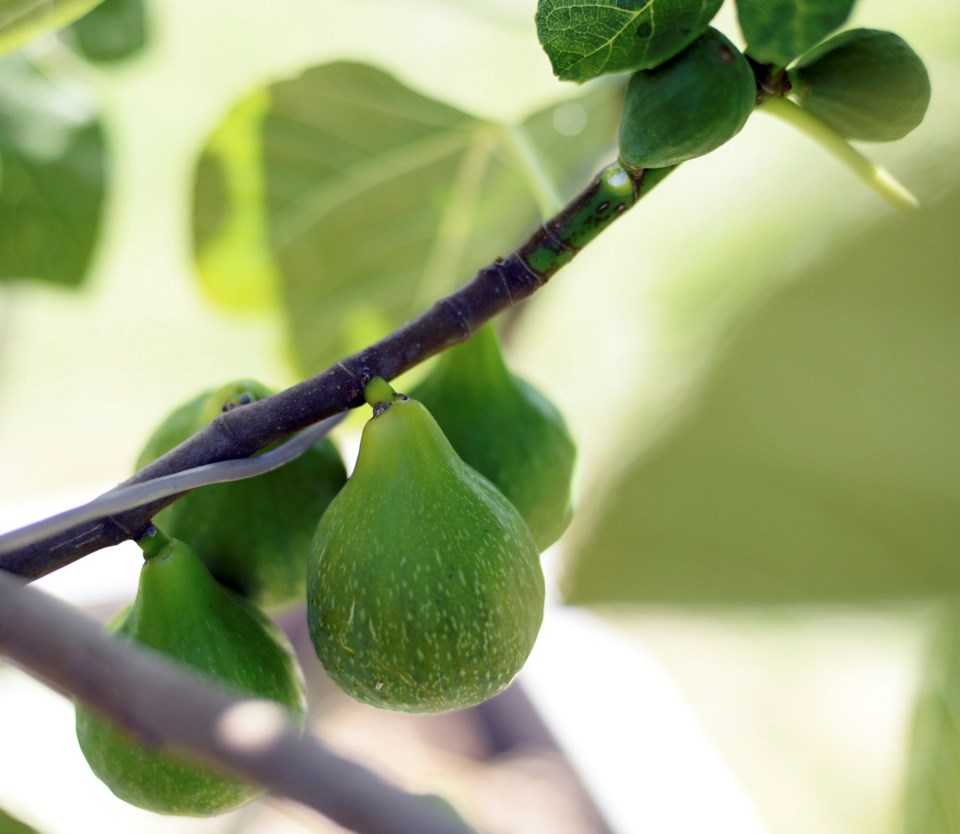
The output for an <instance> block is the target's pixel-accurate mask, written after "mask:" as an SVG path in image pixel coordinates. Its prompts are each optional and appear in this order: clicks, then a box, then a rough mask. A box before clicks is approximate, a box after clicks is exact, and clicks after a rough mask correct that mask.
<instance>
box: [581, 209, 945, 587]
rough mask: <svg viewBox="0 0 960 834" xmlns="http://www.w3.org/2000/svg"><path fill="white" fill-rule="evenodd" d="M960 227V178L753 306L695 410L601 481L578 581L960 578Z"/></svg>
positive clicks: (895, 582) (932, 582) (782, 582)
mask: <svg viewBox="0 0 960 834" xmlns="http://www.w3.org/2000/svg"><path fill="white" fill-rule="evenodd" d="M957 228H960V193H955V194H954V195H953V197H952V198H951V199H950V200H948V201H946V202H944V203H943V204H942V205H940V206H938V207H937V209H936V210H929V211H926V212H924V213H922V214H921V215H918V216H916V217H914V218H912V219H911V220H909V221H907V220H895V221H891V222H890V223H888V224H887V225H885V226H882V227H880V228H877V229H875V230H874V231H873V232H872V233H870V234H868V235H865V236H864V237H863V238H862V239H861V240H859V241H858V242H855V243H854V244H851V245H850V246H849V248H845V249H843V250H841V251H835V252H830V253H828V255H827V256H826V257H825V258H824V259H823V260H822V261H821V262H820V263H819V265H818V266H817V267H816V268H813V269H811V270H810V271H809V273H808V274H806V275H805V277H804V278H803V279H802V280H800V281H798V282H797V283H795V284H791V285H790V286H788V287H786V288H785V289H782V290H780V291H779V292H778V293H777V294H775V295H773V296H772V297H771V298H770V299H768V300H767V302H766V303H765V304H764V305H763V306H762V307H761V308H760V309H758V310H757V311H756V312H755V314H754V315H753V316H752V317H751V318H750V319H749V320H748V321H746V322H744V323H742V324H741V325H740V326H739V328H738V330H737V332H736V334H735V335H734V337H733V338H732V341H731V342H730V344H729V347H728V349H727V350H726V352H725V355H724V356H723V357H722V358H721V359H720V361H719V362H718V364H717V365H716V366H715V368H714V370H713V371H712V373H711V374H710V376H709V377H708V380H707V382H706V384H705V386H704V389H703V391H702V393H701V395H700V396H699V398H698V400H697V403H696V405H695V407H693V408H692V410H691V412H690V414H689V415H688V416H687V418H686V419H685V420H684V422H683V423H682V425H680V426H678V427H677V428H676V429H675V431H674V433H673V434H672V435H671V436H670V437H668V438H667V439H665V440H664V442H663V443H662V444H661V445H660V446H659V447H657V448H656V449H655V450H653V451H652V452H650V453H649V454H648V455H646V456H643V457H642V458H641V459H640V460H637V461H636V462H635V463H634V464H633V465H631V466H629V467H628V468H627V470H626V472H625V474H624V476H623V477H622V479H621V480H619V481H618V482H616V483H613V484H611V486H610V489H609V493H608V494H607V495H606V496H605V497H604V498H603V499H598V500H599V501H600V506H596V505H595V506H594V508H593V509H594V510H595V511H596V512H597V515H596V517H595V523H593V524H592V526H591V529H590V532H589V533H587V534H586V535H585V536H584V537H583V540H581V541H580V542H578V543H577V545H576V555H575V560H574V563H573V565H572V568H571V572H570V575H569V577H568V585H567V590H568V596H569V598H570V599H571V600H573V601H577V602H598V601H646V602H669V603H687V602H689V603H767V602H837V601H869V600H875V599H882V598H898V597H915V596H922V595H933V594H940V593H949V592H954V593H955V592H956V591H958V590H960V560H958V559H957V556H956V554H957V541H958V540H960V513H958V512H957V508H958V507H960V478H958V477H957V473H958V472H960V433H958V431H957V426H958V425H960V385H958V380H960V283H958V281H957V263H960V240H958V237H957V235H956V229H957ZM731 268H733V269H735V268H736V267H735V266H733V267H731ZM626 454H629V451H628V450H627V451H626ZM583 509H584V510H588V508H587V507H584V508H583Z"/></svg>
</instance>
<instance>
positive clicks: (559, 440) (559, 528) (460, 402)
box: [410, 325, 577, 550]
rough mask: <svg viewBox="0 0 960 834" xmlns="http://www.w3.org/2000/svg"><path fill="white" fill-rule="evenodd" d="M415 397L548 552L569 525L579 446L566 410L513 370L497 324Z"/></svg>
mask: <svg viewBox="0 0 960 834" xmlns="http://www.w3.org/2000/svg"><path fill="white" fill-rule="evenodd" d="M410 396H412V397H413V398H414V399H416V400H419V401H420V402H422V403H423V404H424V405H425V406H426V407H427V410H428V411H429V412H430V413H431V414H432V415H433V417H434V419H435V420H436V421H437V422H438V423H439V424H440V428H441V429H443V433H444V434H445V435H446V436H447V439H448V440H449V441H450V445H452V446H453V448H454V449H456V451H457V454H458V455H460V457H461V458H462V459H463V460H464V461H465V462H466V463H468V464H470V466H472V467H473V468H474V469H476V470H477V471H478V472H479V473H480V474H481V475H485V476H486V477H487V478H489V479H490V480H491V481H493V483H494V484H496V486H497V487H498V488H499V489H500V491H501V492H502V493H503V494H504V495H506V496H507V498H509V499H510V501H511V502H512V503H513V505H514V506H515V507H516V508H517V509H518V510H520V515H522V516H523V518H524V521H526V522H527V526H528V527H529V528H530V532H532V533H533V537H534V538H535V539H536V541H537V546H538V547H539V548H540V549H541V550H545V549H546V548H547V547H549V546H550V545H551V544H553V543H554V542H555V541H556V540H557V539H558V538H560V535H561V533H563V531H564V530H565V529H566V528H567V525H568V524H569V523H570V518H571V516H572V515H573V505H572V503H571V500H570V484H571V480H572V478H573V467H574V463H575V461H576V455H577V451H576V447H575V446H574V443H573V440H572V438H571V437H570V433H569V432H568V431H567V427H566V425H565V424H564V422H563V417H561V415H560V412H558V411H557V409H556V408H554V406H553V405H552V404H551V403H550V402H549V401H547V400H546V399H545V398H544V397H543V396H542V395H541V394H540V393H539V392H538V391H537V390H536V389H535V388H533V387H532V386H531V385H529V384H528V383H526V382H525V381H524V380H522V379H520V378H519V377H516V376H514V375H513V374H511V373H510V371H509V370H508V368H507V366H506V363H505V362H504V361H503V354H502V353H501V351H500V344H499V341H498V339H497V333H496V330H494V328H493V325H487V326H486V327H482V328H481V329H480V330H479V331H477V333H476V334H474V336H473V338H471V339H470V341H468V342H466V343H465V344H463V345H458V346H457V347H455V348H451V349H450V350H448V351H447V352H446V353H444V354H443V356H442V357H441V358H440V359H439V361H438V362H437V365H436V367H435V368H434V369H433V371H432V372H431V373H430V375H429V376H428V377H427V378H426V379H424V380H423V382H421V383H420V385H418V386H417V387H416V388H415V389H414V390H413V391H411V392H410Z"/></svg>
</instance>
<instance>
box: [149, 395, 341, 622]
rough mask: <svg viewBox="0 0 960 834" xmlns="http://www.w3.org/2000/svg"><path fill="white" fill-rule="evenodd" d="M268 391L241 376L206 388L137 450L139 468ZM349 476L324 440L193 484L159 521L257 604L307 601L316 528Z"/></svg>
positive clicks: (221, 579) (218, 575)
mask: <svg viewBox="0 0 960 834" xmlns="http://www.w3.org/2000/svg"><path fill="white" fill-rule="evenodd" d="M271 393H272V392H271V391H270V390H269V389H268V388H266V387H265V386H263V385H261V384H260V383H258V382H254V381H253V380H238V381H236V382H232V383H230V384H228V385H225V386H223V387H222V388H220V389H218V390H216V391H212V392H206V393H204V394H201V395H200V396H199V397H196V398H195V399H193V400H191V401H190V402H188V403H186V404H185V405H183V406H181V407H180V408H178V409H176V410H175V411H174V412H173V413H172V414H171V415H170V416H169V417H167V419H166V420H164V422H163V423H162V424H161V425H160V427H159V428H157V430H156V431H155V432H154V433H153V435H152V436H151V437H150V439H149V440H148V441H147V444H146V447H145V448H144V450H143V451H142V452H141V453H140V457H139V458H138V460H137V468H138V469H140V468H142V467H144V466H146V465H147V464H148V463H150V462H151V461H153V460H155V459H156V458H158V457H160V456H161V455H162V454H164V453H166V452H168V451H169V450H170V449H172V448H173V447H174V446H177V445H179V444H180V443H182V442H183V441H184V440H186V439H187V438H188V437H190V436H191V435H193V434H195V433H196V432H197V431H199V430H200V429H201V428H203V427H204V426H205V425H207V423H209V422H210V421H211V420H213V419H214V418H216V417H217V416H219V415H220V414H221V413H222V412H223V411H225V410H228V409H230V408H234V407H242V406H243V405H245V404H247V403H251V402H256V401H257V400H260V399H263V398H265V397H267V396H269V395H270V394H271ZM346 479H347V474H346V470H345V469H344V466H343V461H342V460H341V459H340V455H339V454H338V452H337V450H336V448H335V447H334V445H333V444H332V443H331V442H330V440H329V439H326V438H325V439H324V440H322V441H320V442H319V443H317V444H316V445H315V446H314V447H313V448H312V449H310V450H308V451H307V452H306V453H305V454H303V455H302V456H301V457H299V458H297V459H296V460H294V461H291V462H290V463H288V464H287V465H285V466H282V467H281V468H279V469H276V470H274V471H273V472H268V473H266V474H265V475H260V476H258V477H256V478H249V479H247V480H244V481H234V482H231V483H226V484H215V485H212V486H207V487H202V488H200V489H197V490H194V491H193V492H191V493H189V494H188V495H185V496H184V497H183V498H181V499H180V500H179V501H177V502H176V503H174V504H171V505H170V506H169V507H167V509H165V510H163V511H162V512H161V513H159V514H158V515H157V516H156V519H155V521H156V524H157V525H158V526H159V527H161V528H162V529H163V530H166V531H167V532H169V534H170V535H171V536H175V537H176V538H178V539H182V540H183V541H185V542H187V543H188V544H189V545H190V547H191V548H193V550H194V551H195V552H196V553H197V555H198V556H199V557H200V558H201V559H202V560H203V562H204V564H205V565H206V566H207V568H208V569H209V570H210V572H211V573H212V574H213V575H214V576H215V577H216V579H217V580H218V581H219V582H221V583H222V584H224V585H226V586H227V587H229V588H231V589H233V590H235V591H237V592H238V593H241V594H243V595H244V596H246V597H248V598H250V599H251V600H252V601H253V602H255V603H256V604H257V605H261V606H264V607H269V606H279V605H287V604H290V603H293V602H298V601H301V600H302V599H303V593H304V587H305V584H304V582H305V580H304V577H305V571H306V555H307V553H308V552H309V550H310V540H311V538H312V537H313V531H314V530H315V529H316V526H317V521H318V520H319V519H320V516H321V515H323V511H324V510H325V509H326V508H327V505H328V504H329V503H330V501H331V500H332V499H333V496H334V495H336V494H337V492H338V491H339V490H340V488H341V487H342V486H343V484H344V483H345V482H346Z"/></svg>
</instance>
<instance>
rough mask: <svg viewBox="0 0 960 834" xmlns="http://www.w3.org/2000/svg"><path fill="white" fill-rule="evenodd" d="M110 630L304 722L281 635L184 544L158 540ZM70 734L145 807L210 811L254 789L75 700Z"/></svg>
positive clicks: (116, 788)
mask: <svg viewBox="0 0 960 834" xmlns="http://www.w3.org/2000/svg"><path fill="white" fill-rule="evenodd" d="M158 535H159V534H158ZM110 629H111V630H112V631H113V632H114V633H115V634H116V635H117V636H118V637H120V638H122V639H124V640H129V641H132V642H136V643H139V644H141V645H143V646H146V647H148V648H151V649H155V650H156V651H158V652H162V653H163V654H165V655H168V656H169V657H172V658H175V659H176V660H179V661H181V662H182V663H184V664H186V665H188V666H190V667H192V668H193V669H196V670H198V671H200V672H201V673H203V674H204V675H207V676H209V677H211V678H213V679H215V680H216V681H217V682H218V683H219V684H221V685H225V686H228V687H230V688H233V689H236V690H237V692H238V694H242V695H246V696H251V697H255V698H264V699H268V700H271V701H275V702H277V703H278V704H280V705H281V706H283V707H284V708H286V709H287V710H288V711H289V713H290V715H291V717H292V718H294V719H295V720H299V721H302V719H303V715H304V711H305V707H306V704H305V696H304V686H303V677H302V674H301V672H300V668H299V666H298V664H297V661H296V659H295V657H294V655H293V653H292V651H291V649H290V647H289V644H288V643H287V641H286V638H285V637H284V636H283V634H282V632H280V631H279V629H277V628H276V627H275V626H274V625H273V624H272V623H271V622H270V621H269V620H268V619H267V618H266V617H265V616H264V615H263V614H262V613H261V612H260V611H259V610H258V609H257V608H255V607H254V606H253V605H252V604H251V603H250V602H249V601H247V600H246V599H244V598H243V597H240V596H238V595H237V594H234V593H233V592H232V591H228V590H227V589H225V588H223V587H221V586H220V585H219V584H218V583H217V582H216V581H215V580H214V579H213V577H211V576H210V574H209V573H208V572H207V570H206V568H204V566H203V564H202V563H201V562H200V560H199V559H198V558H197V556H196V555H195V554H194V553H193V551H192V550H191V549H190V548H189V547H187V545H185V544H184V543H183V542H180V541H177V540H167V539H165V538H161V540H160V542H159V544H158V546H157V547H156V555H154V556H152V557H151V558H149V559H148V560H147V562H146V563H145V564H144V566H143V568H142V570H141V573H140V586H139V589H138V591H137V597H136V599H135V600H134V603H133V605H132V606H130V608H128V609H127V610H126V611H124V612H123V613H122V614H121V615H120V616H119V617H118V618H117V620H115V621H114V623H113V624H111V626H110ZM77 738H78V739H79V741H80V748H81V750H82V751H83V755H84V756H85V757H86V759H87V762H88V763H89V765H90V767H91V768H92V769H93V772H94V773H96V775H97V776H98V777H99V778H100V779H101V780H102V781H103V782H104V783H105V784H106V785H107V787H109V788H110V790H112V791H113V792H114V793H115V794H116V795H117V796H118V797H120V798H121V799H123V800H125V801H127V802H130V803H131V804H133V805H137V806H139V807H141V808H146V809H148V810H150V811H156V812H157V813H161V814H182V815H186V816H212V815H213V814H219V813H222V812H224V811H229V810H230V809H231V808H236V807H237V806H239V805H242V804H243V803H245V802H247V801H249V800H250V799H252V798H253V797H255V796H257V795H258V794H259V793H261V789H260V788H259V787H257V786H255V785H251V784H248V783H246V782H242V781H239V780H237V779H233V778H230V777H227V776H222V775H220V774H219V773H216V772H214V771H212V770H210V769H209V768H207V767H205V766H203V765H200V764H196V763H193V762H190V761H188V760H186V759H184V758H182V757H181V756H178V755H176V754H174V753H169V752H163V751H160V750H156V749H151V748H149V747H147V746H145V745H144V744H143V743H141V742H140V741H138V740H136V739H135V738H133V737H132V736H131V735H129V734H127V733H126V732H125V731H123V730H121V729H119V728H117V727H116V726H114V725H113V724H112V723H110V722H109V721H108V720H107V719H105V718H102V717H101V716H100V715H99V714H97V713H95V712H92V711H91V710H89V709H86V708H85V707H79V706H78V707H77Z"/></svg>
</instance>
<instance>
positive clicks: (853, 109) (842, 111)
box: [787, 29, 930, 142]
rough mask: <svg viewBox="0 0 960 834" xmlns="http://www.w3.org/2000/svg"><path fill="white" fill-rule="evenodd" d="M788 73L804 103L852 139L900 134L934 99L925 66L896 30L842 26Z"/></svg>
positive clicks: (873, 139)
mask: <svg viewBox="0 0 960 834" xmlns="http://www.w3.org/2000/svg"><path fill="white" fill-rule="evenodd" d="M787 75H788V77H789V79H790V83H791V85H792V87H793V89H792V91H791V92H792V95H794V96H795V97H796V98H797V101H799V103H800V104H801V105H802V106H803V109H804V110H807V111H809V112H810V113H812V114H813V115H815V116H816V117H817V118H818V119H820V120H821V121H823V122H825V123H826V124H828V125H830V127H832V128H833V129H834V130H836V131H837V132H838V133H840V134H841V135H843V136H846V137H848V138H850V139H864V140H866V141H870V142H889V141H892V140H894V139H900V138H901V137H903V136H906V135H907V134H908V133H909V132H910V131H911V130H913V129H914V128H915V127H916V126H917V125H919V124H920V122H922V121H923V117H924V114H925V113H926V112H927V105H928V104H929V103H930V77H929V76H928V75H927V68H926V67H925V66H924V65H923V61H922V60H920V56H919V55H917V53H916V52H914V51H913V50H912V49H911V48H910V46H909V45H908V44H907V42H906V41H904V40H903V38H901V37H900V36H899V35H895V34H893V32H883V31H879V30H877V29H851V30H850V31H849V32H841V33H840V34H839V35H835V36H834V37H832V38H830V39H829V40H826V41H824V42H823V43H822V44H820V45H819V46H817V47H816V48H815V49H811V50H810V51H809V52H808V53H806V55H804V56H802V57H801V58H800V61H799V62H798V63H797V65H796V66H795V67H793V68H792V69H790V70H789V71H788V73H787Z"/></svg>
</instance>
